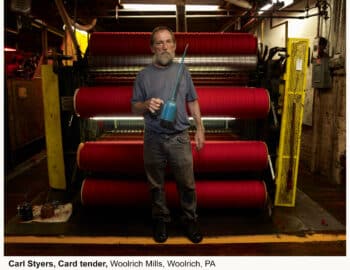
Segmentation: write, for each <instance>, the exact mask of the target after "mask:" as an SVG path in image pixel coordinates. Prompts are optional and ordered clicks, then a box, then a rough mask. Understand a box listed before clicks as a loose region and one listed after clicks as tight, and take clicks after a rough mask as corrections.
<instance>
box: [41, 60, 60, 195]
mask: <svg viewBox="0 0 350 270" xmlns="http://www.w3.org/2000/svg"><path fill="white" fill-rule="evenodd" d="M52 68H53V66H52V65H42V67H41V75H42V89H43V103H44V122H45V139H46V153H47V167H48V174H49V184H50V187H52V188H55V189H66V177H65V168H64V157H63V146H62V133H61V116H60V99H59V89H58V78H57V75H56V74H55V73H54V72H53V70H52Z"/></svg>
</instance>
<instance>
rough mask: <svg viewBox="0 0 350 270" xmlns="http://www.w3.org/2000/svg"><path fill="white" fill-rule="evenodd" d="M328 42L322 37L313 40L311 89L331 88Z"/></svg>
mask: <svg viewBox="0 0 350 270" xmlns="http://www.w3.org/2000/svg"><path fill="white" fill-rule="evenodd" d="M331 86H332V80H331V74H330V68H329V55H328V40H327V39H325V38H324V37H317V38H315V39H314V43H313V51H312V87H313V88H331Z"/></svg>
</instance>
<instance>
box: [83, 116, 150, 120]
mask: <svg viewBox="0 0 350 270" xmlns="http://www.w3.org/2000/svg"><path fill="white" fill-rule="evenodd" d="M90 119H92V120H143V117H142V116H95V117H91V118H90Z"/></svg>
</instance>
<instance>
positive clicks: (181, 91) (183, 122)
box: [131, 62, 197, 134]
mask: <svg viewBox="0 0 350 270" xmlns="http://www.w3.org/2000/svg"><path fill="white" fill-rule="evenodd" d="M179 66H180V64H179V63H175V62H173V63H171V64H170V65H169V66H166V67H162V68H160V67H157V66H155V65H153V64H150V65H148V66H146V67H145V68H144V69H143V70H141V71H140V72H139V73H138V74H137V76H136V79H135V82H134V88H133V96H132V99H131V103H136V102H144V101H146V100H148V99H150V98H160V99H162V100H163V101H164V103H166V102H167V101H168V100H169V99H170V98H171V95H172V92H173V88H174V86H175V83H176V77H177V72H178V69H179ZM196 99H197V92H196V90H195V87H194V84H193V81H192V78H191V74H190V73H189V71H188V69H187V68H186V67H185V68H184V69H183V75H182V76H181V80H180V83H179V87H178V92H177V98H176V106H177V112H176V118H175V125H174V129H175V131H183V130H185V129H187V128H188V127H189V126H190V123H189V121H188V114H187V107H186V104H187V102H191V101H194V100H196ZM144 119H145V128H146V129H148V130H151V131H153V132H156V133H168V134H170V133H173V132H174V130H169V129H167V128H164V127H161V126H160V117H157V118H152V117H151V115H150V113H149V112H146V113H145V114H144Z"/></svg>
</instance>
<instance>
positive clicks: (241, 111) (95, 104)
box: [74, 86, 270, 119]
mask: <svg viewBox="0 0 350 270" xmlns="http://www.w3.org/2000/svg"><path fill="white" fill-rule="evenodd" d="M196 90H197V93H198V98H199V102H200V106H201V113H202V115H203V116H230V117H237V118H246V119H248V118H264V117H266V116H267V114H268V112H269V110H270V97H269V93H268V91H267V90H266V89H264V88H253V87H228V86H212V87H209V86H198V87H196ZM131 97H132V86H94V87H81V88H79V89H77V91H76V92H75V95H74V108H75V111H76V113H77V114H78V115H79V116H80V117H82V118H88V117H93V116H116V115H131V103H130V100H131Z"/></svg>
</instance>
